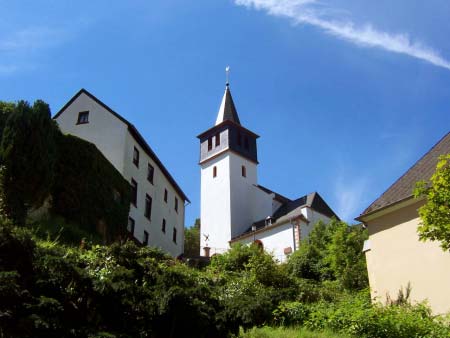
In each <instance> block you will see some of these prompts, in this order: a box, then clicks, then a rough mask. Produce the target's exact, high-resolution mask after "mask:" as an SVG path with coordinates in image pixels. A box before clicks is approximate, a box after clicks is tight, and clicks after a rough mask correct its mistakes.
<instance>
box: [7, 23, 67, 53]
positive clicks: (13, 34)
mask: <svg viewBox="0 0 450 338" xmlns="http://www.w3.org/2000/svg"><path fill="white" fill-rule="evenodd" d="M64 37H65V34H64V33H63V31H62V30H60V29H50V28H49V27H29V28H22V29H19V30H15V31H9V32H4V33H3V34H2V35H0V51H2V52H9V53H17V52H24V51H25V52H31V51H34V50H37V49H41V48H45V47H49V46H52V45H55V44H58V43H60V42H61V41H62V40H64Z"/></svg>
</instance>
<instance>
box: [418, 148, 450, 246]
mask: <svg viewBox="0 0 450 338" xmlns="http://www.w3.org/2000/svg"><path fill="white" fill-rule="evenodd" d="M414 196H415V197H416V198H419V197H426V202H425V204H424V205H423V206H422V207H421V208H420V209H419V215H420V218H421V219H422V223H421V225H420V226H419V228H418V232H419V238H420V239H421V240H422V241H426V240H431V241H439V242H440V243H441V248H442V249H443V250H444V251H450V154H447V155H442V156H440V157H439V161H438V164H437V167H436V171H435V173H434V174H433V176H431V179H430V183H427V182H425V181H421V182H418V183H417V185H416V188H415V190H414Z"/></svg>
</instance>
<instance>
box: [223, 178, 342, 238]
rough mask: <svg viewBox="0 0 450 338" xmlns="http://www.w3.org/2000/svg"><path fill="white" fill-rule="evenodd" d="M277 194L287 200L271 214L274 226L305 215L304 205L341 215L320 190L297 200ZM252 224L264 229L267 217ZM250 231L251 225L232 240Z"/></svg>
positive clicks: (257, 228) (318, 210)
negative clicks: (302, 210) (327, 201)
mask: <svg viewBox="0 0 450 338" xmlns="http://www.w3.org/2000/svg"><path fill="white" fill-rule="evenodd" d="M258 187H259V188H260V189H262V190H264V191H266V192H267V193H273V191H272V190H270V189H267V188H263V187H261V186H258ZM275 194H276V193H275ZM276 195H278V196H281V197H282V198H284V199H285V200H286V202H285V203H284V204H283V205H282V206H281V207H279V208H278V210H276V211H275V213H274V214H273V215H271V218H272V224H273V226H277V225H280V224H284V223H285V221H289V220H290V219H292V218H296V217H303V214H302V212H301V209H302V208H304V207H310V208H311V209H313V210H314V211H317V212H319V213H321V214H322V215H325V216H327V217H330V218H332V217H335V218H336V219H338V220H339V217H338V216H337V215H336V214H335V213H334V211H333V210H332V209H331V208H330V207H329V206H328V204H327V203H326V202H325V201H324V200H323V198H322V197H321V196H320V195H319V193H318V192H313V193H310V194H308V195H305V196H302V197H300V198H297V199H296V200H290V199H288V198H286V197H283V196H282V195H279V194H276ZM252 225H256V231H258V230H260V229H263V228H265V227H266V219H262V220H259V221H257V222H255V223H253V224H252ZM249 233H252V227H251V226H250V227H249V228H247V229H246V230H245V231H244V232H243V233H242V234H240V235H239V236H237V237H235V238H233V239H232V240H235V239H237V238H239V237H241V236H245V235H247V234H249Z"/></svg>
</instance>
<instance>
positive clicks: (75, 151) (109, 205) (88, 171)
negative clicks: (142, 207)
mask: <svg viewBox="0 0 450 338" xmlns="http://www.w3.org/2000/svg"><path fill="white" fill-rule="evenodd" d="M58 151H59V153H60V154H64V157H63V158H62V159H61V160H59V161H58V162H57V164H56V169H55V184H54V185H53V188H52V197H53V203H52V212H53V213H55V214H57V215H61V216H63V217H65V218H66V219H68V220H71V221H73V222H76V223H78V224H80V225H81V226H82V227H83V228H84V229H85V230H87V231H91V232H95V229H96V228H95V227H98V226H100V227H101V224H102V222H104V224H105V226H104V227H103V229H99V230H100V232H102V230H106V231H107V232H106V233H102V235H104V236H105V237H106V239H107V240H108V241H111V240H112V239H114V238H116V237H120V236H124V235H125V231H126V228H125V226H126V224H127V220H128V213H129V209H130V186H129V183H128V182H127V181H126V180H125V179H124V178H123V176H122V175H121V174H120V173H119V172H118V171H117V170H116V169H115V168H114V166H113V165H112V164H111V163H110V162H109V161H108V160H107V159H106V158H105V157H104V156H103V154H102V153H101V152H100V151H99V150H98V149H97V147H96V146H95V145H94V144H92V143H90V142H87V141H84V140H82V139H80V138H78V137H75V136H72V135H59V137H58ZM99 223H100V224H99Z"/></svg>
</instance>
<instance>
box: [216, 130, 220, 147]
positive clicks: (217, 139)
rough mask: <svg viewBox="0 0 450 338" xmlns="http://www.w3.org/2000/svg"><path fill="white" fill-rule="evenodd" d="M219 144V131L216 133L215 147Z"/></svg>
mask: <svg viewBox="0 0 450 338" xmlns="http://www.w3.org/2000/svg"><path fill="white" fill-rule="evenodd" d="M218 146H220V133H217V134H216V147H218Z"/></svg>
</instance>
